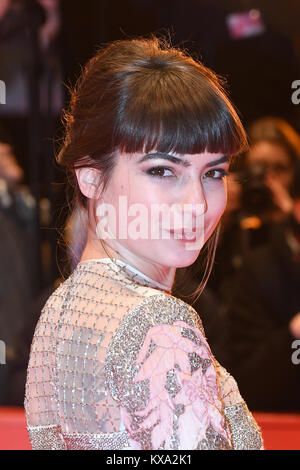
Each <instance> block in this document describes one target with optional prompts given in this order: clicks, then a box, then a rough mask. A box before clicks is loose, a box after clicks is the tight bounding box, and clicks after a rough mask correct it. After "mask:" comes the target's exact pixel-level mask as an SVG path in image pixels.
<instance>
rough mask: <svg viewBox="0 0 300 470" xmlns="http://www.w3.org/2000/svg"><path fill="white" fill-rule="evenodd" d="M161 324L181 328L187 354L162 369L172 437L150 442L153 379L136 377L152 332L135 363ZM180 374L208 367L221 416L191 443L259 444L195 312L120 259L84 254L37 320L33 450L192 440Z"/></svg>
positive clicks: (31, 388)
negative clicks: (170, 408)
mask: <svg viewBox="0 0 300 470" xmlns="http://www.w3.org/2000/svg"><path fill="white" fill-rule="evenodd" d="M176 322H177V323H176ZM178 322H182V324H181V323H178ZM160 325H161V326H162V327H164V328H167V329H168V328H171V329H172V328H175V329H176V328H179V330H178V331H181V334H179V337H178V341H180V338H181V340H182V341H183V342H184V344H186V345H189V344H190V349H189V352H187V354H186V359H187V361H186V362H180V361H182V360H183V359H180V358H179V359H178V360H176V361H175V363H174V364H173V366H172V367H170V369H169V370H168V371H167V373H166V374H165V383H164V384H163V390H164V393H165V394H166V396H169V397H170V400H173V402H174V410H173V416H172V419H171V420H170V423H171V427H170V438H169V439H163V440H162V441H159V443H158V444H157V445H156V444H153V442H152V439H153V432H154V431H155V427H156V425H157V423H156V422H153V423H152V424H151V425H150V426H144V427H143V425H144V423H145V421H146V420H147V418H150V417H151V413H150V410H149V412H148V415H147V412H146V413H145V410H147V408H146V407H147V405H149V401H150V398H151V393H150V392H151V390H152V389H151V386H152V385H151V380H152V378H151V377H150V378H146V379H144V380H136V378H137V377H140V375H141V374H142V372H143V368H144V367H146V365H147V363H148V361H152V360H153V358H155V357H156V355H157V354H158V353H159V352H160V349H161V348H160V346H159V344H158V343H157V342H156V341H154V340H153V341H152V342H150V343H149V344H147V348H146V349H145V351H144V354H143V358H142V359H141V360H138V361H137V358H138V357H139V354H140V352H141V348H143V343H144V341H145V338H146V337H147V333H148V332H149V331H150V330H151V329H152V328H156V327H159V326H160ZM176 325H177V326H176ZM180 325H181V326H180ZM151 331H152V330H151ZM197 348H200V349H199V350H198V349H197ZM201 348H204V349H203V351H205V354H204V355H203V357H201V352H199V351H200V350H201ZM185 367H186V368H187V372H185V371H184V368H185ZM185 373H187V375H188V377H191V378H193V377H194V378H195V377H196V376H197V374H198V375H199V374H200V375H199V377H200V376H201V377H202V376H203V378H204V379H205V380H206V375H207V374H212V373H213V374H215V376H216V377H217V381H215V382H216V384H217V386H218V388H217V390H219V393H217V394H216V395H215V398H214V399H215V400H216V403H219V404H220V408H219V411H220V423H223V424H222V426H221V427H220V429H219V431H217V430H216V429H214V427H213V426H211V424H210V423H208V426H207V428H206V430H205V432H204V435H203V437H202V438H200V439H198V441H197V442H196V440H197V436H192V437H194V440H195V445H194V447H193V448H198V449H205V448H207V449H211V448H214V449H215V448H219V449H225V448H226V449H227V448H232V446H231V444H230V440H231V441H232V443H233V446H234V447H235V448H236V446H241V445H244V448H254V447H255V446H257V447H255V448H261V441H259V436H260V434H259V430H258V428H255V424H256V423H255V422H254V420H253V418H252V415H251V413H250V412H249V410H248V409H247V408H245V406H244V405H243V403H244V402H243V400H242V398H241V397H240V395H239V392H238V389H237V386H236V383H235V382H234V379H232V378H231V376H230V375H229V374H228V373H227V372H226V371H225V369H223V368H222V367H221V366H220V365H219V364H218V363H217V361H215V359H214V358H213V356H212V354H211V351H210V349H209V347H208V345H207V342H206V339H205V335H204V331H203V327H202V323H201V320H200V318H199V317H198V315H197V313H196V312H195V310H194V309H193V308H192V307H191V306H189V305H187V304H186V303H185V302H183V301H181V300H179V299H177V298H175V297H173V296H172V295H170V294H169V293H168V292H167V291H164V290H163V289H160V288H159V287H158V286H157V285H156V284H155V283H151V280H150V279H143V278H142V277H141V276H139V275H138V274H137V273H133V272H132V271H131V270H130V269H129V268H128V269H126V266H124V265H123V266H119V265H118V263H115V262H113V261H112V262H106V263H103V262H101V260H89V261H86V262H82V263H80V264H79V265H78V266H77V268H76V269H75V270H74V272H73V273H72V275H71V276H70V277H69V278H68V279H66V280H65V281H64V282H63V283H62V284H61V285H60V286H59V287H58V288H57V289H56V290H55V291H54V292H53V294H52V295H51V296H50V297H49V299H48V301H47V302H46V304H45V306H44V308H43V310H42V313H41V316H40V319H39V322H38V324H37V326H36V330H35V334H34V338H33V341H32V345H31V352H30V360H29V365H28V370H27V380H26V390H25V401H24V406H25V411H26V419H27V427H28V432H29V436H30V441H31V444H32V448H33V449H134V448H136V443H137V442H138V443H139V446H140V448H143V449H146V448H161V449H165V448H170V449H178V448H180V446H181V447H182V446H184V445H187V448H191V447H189V446H190V445H191V444H190V440H187V441H186V442H187V444H182V441H181V439H182V436H181V434H182V427H181V423H182V422H183V421H182V420H183V419H184V417H185V413H186V412H187V410H188V406H189V404H188V402H186V403H184V401H185V399H184V390H185V387H186V383H185V382H184V381H182V377H184V375H183V374H185ZM201 374H202V375H201ZM213 374H212V377H213V376H214V375H213ZM180 378H181V379H180ZM193 380H194V379H193ZM203 392H204V393H207V390H203ZM201 393H202V391H201ZM228 406H229V408H228ZM126 413H129V414H130V422H129V421H128V419H127V418H128V416H127V414H126ZM203 416H206V415H205V414H204V415H203ZM239 419H240V420H241V423H240V426H239V425H238V424H239ZM227 423H228V424H229V427H228V424H227ZM229 429H230V431H229ZM188 431H189V430H188ZM230 432H231V434H230ZM255 432H257V434H256V435H255ZM133 436H134V439H133V438H132V437H133ZM226 436H231V437H230V439H229V440H228V439H226ZM255 436H256V437H255ZM247 446H248V447H247Z"/></svg>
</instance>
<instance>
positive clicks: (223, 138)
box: [113, 59, 248, 156]
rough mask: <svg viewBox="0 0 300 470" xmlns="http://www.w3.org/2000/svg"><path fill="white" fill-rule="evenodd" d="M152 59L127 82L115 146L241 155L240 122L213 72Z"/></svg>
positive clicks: (242, 134) (242, 136)
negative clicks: (209, 73)
mask: <svg viewBox="0 0 300 470" xmlns="http://www.w3.org/2000/svg"><path fill="white" fill-rule="evenodd" d="M191 62H192V63H191V64H189V65H188V66H186V65H185V66H182V64H180V66H178V65H177V66H176V65H174V64H173V65H166V64H165V63H162V62H161V60H160V62H155V60H153V59H152V60H149V61H148V63H144V64H142V65H140V69H141V71H142V73H140V70H139V67H138V66H136V67H137V70H136V72H135V73H133V74H129V75H128V76H127V77H126V78H125V79H124V77H123V84H122V98H123V99H122V100H120V106H119V108H118V110H117V118H116V121H115V129H114V137H113V140H114V142H113V144H114V146H115V148H118V149H119V150H120V151H122V152H126V153H135V152H145V153H148V152H150V151H152V150H156V151H158V152H163V153H168V152H172V153H177V154H196V153H203V152H204V151H209V152H211V153H224V154H226V155H228V156H234V155H238V154H239V153H242V152H244V151H245V150H246V149H247V146H248V145H247V137H246V134H245V131H244V129H243V126H242V124H241V122H240V119H239V117H238V115H237V113H236V111H235V109H234V108H233V105H232V104H231V103H230V101H229V99H228V98H227V95H226V93H225V91H224V90H223V89H222V86H221V85H220V82H219V81H218V80H217V79H216V76H215V75H214V74H211V75H212V76H207V75H208V73H207V72H206V71H205V73H203V71H202V68H201V66H198V64H196V63H195V62H193V61H192V60H191Z"/></svg>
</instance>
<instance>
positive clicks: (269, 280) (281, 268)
mask: <svg viewBox="0 0 300 470" xmlns="http://www.w3.org/2000/svg"><path fill="white" fill-rule="evenodd" d="M250 138H251V143H252V147H251V148H250V150H249V152H248V154H247V156H246V163H247V165H248V168H247V170H246V171H244V172H243V173H242V174H243V178H244V177H245V175H248V178H249V176H250V175H251V174H252V179H250V178H249V179H248V180H247V181H246V182H245V186H242V189H241V202H242V204H243V212H242V213H243V218H241V219H240V221H241V225H240V227H241V232H242V233H243V235H244V241H245V238H246V242H247V243H246V244H245V246H247V248H248V253H246V251H244V252H243V256H242V261H241V263H240V267H239V268H238V269H237V270H236V272H235V276H234V281H233V282H232V281H231V286H230V297H229V295H228V297H227V307H226V317H227V327H228V329H227V333H228V337H227V341H228V352H229V359H228V364H227V368H228V370H229V371H230V372H231V373H232V374H233V375H234V376H235V377H236V379H237V381H238V383H239V385H240V389H241V393H242V395H243V396H244V398H245V399H246V400H247V403H249V406H250V408H251V409H255V410H264V411H299V410H300V403H299V392H300V374H299V367H297V365H295V364H293V362H292V359H291V356H292V352H293V349H292V343H293V341H294V339H295V338H298V337H299V329H300V328H299V323H300V320H299V312H300V294H299V279H300V263H299V261H300V257H299V252H300V216H299V200H300V194H299V170H298V171H297V166H298V162H299V154H298V152H299V149H300V145H299V144H298V142H299V137H298V135H297V134H296V133H295V132H294V131H293V129H291V128H290V126H289V125H288V124H287V123H285V122H284V121H281V120H278V119H271V118H265V119H261V120H259V121H257V122H256V123H255V124H254V125H253V126H252V128H250ZM297 145H299V147H298V146H297ZM247 172H248V173H247ZM240 213H241V211H240ZM243 224H244V225H243ZM247 224H248V225H247ZM245 234H246V236H245ZM240 246H241V245H240ZM240 252H241V251H240ZM237 358H238V360H237Z"/></svg>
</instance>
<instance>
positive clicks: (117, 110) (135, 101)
mask: <svg viewBox="0 0 300 470" xmlns="http://www.w3.org/2000/svg"><path fill="white" fill-rule="evenodd" d="M223 86H224V80H223V79H221V78H220V77H217V75H216V74H214V73H213V72H212V71H211V70H209V69H208V68H206V67H205V66H204V65H203V64H201V63H200V62H197V61H195V60H194V59H192V58H191V57H189V56H188V55H187V54H185V53H184V52H182V51H181V50H179V49H176V48H173V47H172V46H171V45H170V44H169V43H168V42H167V41H165V40H160V39H158V38H156V37H151V38H150V39H133V40H120V41H115V42H113V43H111V44H110V45H108V46H106V47H104V48H101V49H99V50H98V52H97V53H96V55H95V56H94V57H93V58H92V59H91V60H90V61H89V62H88V63H87V65H86V66H85V68H84V70H83V72H82V74H81V76H80V78H79V80H78V82H77V84H76V86H75V89H74V91H73V92H72V95H71V102H70V108H69V110H67V111H66V112H65V113H64V119H65V126H66V136H65V141H64V143H63V146H62V148H61V150H60V152H59V154H58V156H57V160H58V162H59V164H61V165H63V166H64V167H66V169H67V170H68V173H69V176H70V179H69V181H70V182H71V184H73V186H74V189H75V195H76V199H77V201H78V203H79V204H80V205H81V207H83V208H87V199H86V198H85V196H83V195H82V194H81V192H80V190H79V187H78V183H77V180H76V177H75V171H74V169H75V168H80V167H87V166H89V167H94V168H97V169H99V170H101V172H102V175H103V181H102V185H101V186H102V188H103V189H105V187H106V185H107V184H108V183H109V179H110V176H111V174H112V171H113V168H114V165H115V161H116V158H115V156H116V151H121V152H126V153H134V152H147V153H148V152H149V151H152V150H156V151H158V152H171V151H172V152H176V153H178V154H195V153H202V152H204V151H205V150H207V151H209V152H212V153H219V152H222V153H224V154H226V155H229V156H233V155H237V154H239V153H241V152H242V151H244V150H245V149H246V148H247V138H246V134H245V132H244V129H243V126H242V124H241V122H240V119H239V117H238V115H237V112H236V111H235V109H234V107H233V105H232V104H231V102H230V100H229V99H228V97H227V94H226V92H225V91H224V87H223ZM215 239H216V235H213V236H212V237H211V241H210V242H209V243H210V244H211V245H212V247H213V249H212V250H209V251H210V253H211V252H212V251H214V250H215V244H216V242H215ZM212 261H213V260H211V265H212ZM210 270H211V269H209V273H210ZM209 273H208V275H209ZM207 277H208V276H207Z"/></svg>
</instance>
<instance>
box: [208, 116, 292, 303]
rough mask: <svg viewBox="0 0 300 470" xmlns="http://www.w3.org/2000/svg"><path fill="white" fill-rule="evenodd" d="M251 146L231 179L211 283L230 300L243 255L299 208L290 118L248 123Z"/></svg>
mask: <svg viewBox="0 0 300 470" xmlns="http://www.w3.org/2000/svg"><path fill="white" fill-rule="evenodd" d="M248 136H249V141H250V148H249V151H248V152H247V153H246V155H245V158H242V159H241V160H240V161H237V162H235V165H234V166H233V167H232V168H231V173H230V176H229V179H228V203H227V207H226V211H225V213H224V215H223V217H222V230H221V233H220V242H219V245H218V248H217V252H216V261H215V264H214V268H213V271H212V276H211V278H210V280H209V283H208V285H209V286H210V287H211V288H213V289H214V291H215V292H216V293H217V294H218V296H219V299H220V302H221V303H222V302H224V303H226V302H227V297H228V295H230V286H231V283H232V278H233V276H234V275H235V272H236V270H237V269H239V268H240V267H241V265H242V263H243V259H244V258H245V256H247V255H248V253H249V252H250V251H251V250H252V249H254V248H255V247H257V246H260V245H261V244H264V243H267V242H268V240H269V239H270V237H271V236H272V235H271V233H272V231H273V229H274V227H276V226H277V225H278V224H280V223H284V221H286V220H288V219H289V218H290V216H291V214H292V210H293V196H292V194H293V192H294V191H295V184H296V181H295V175H296V171H297V167H298V165H299V162H300V137H299V135H298V134H297V132H296V131H295V130H294V129H293V128H292V127H291V126H290V125H289V124H288V123H287V122H286V121H284V120H282V119H280V118H276V117H264V118H260V119H258V120H256V121H255V122H254V123H253V124H252V125H251V126H250V127H249V128H248Z"/></svg>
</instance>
